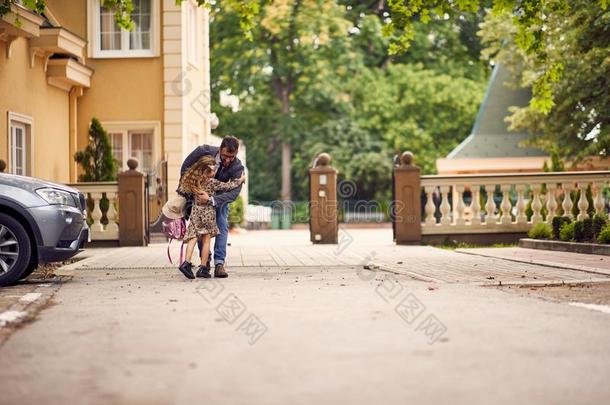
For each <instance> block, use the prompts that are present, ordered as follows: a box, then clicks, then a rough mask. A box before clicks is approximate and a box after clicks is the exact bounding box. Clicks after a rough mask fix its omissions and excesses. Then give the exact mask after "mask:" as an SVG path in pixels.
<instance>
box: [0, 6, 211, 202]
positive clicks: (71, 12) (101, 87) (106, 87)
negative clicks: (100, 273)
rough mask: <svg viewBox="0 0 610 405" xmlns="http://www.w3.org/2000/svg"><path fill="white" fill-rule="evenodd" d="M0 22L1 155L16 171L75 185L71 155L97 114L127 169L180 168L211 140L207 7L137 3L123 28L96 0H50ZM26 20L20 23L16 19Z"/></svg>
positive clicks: (172, 179) (174, 171) (173, 177)
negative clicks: (129, 26)
mask: <svg viewBox="0 0 610 405" xmlns="http://www.w3.org/2000/svg"><path fill="white" fill-rule="evenodd" d="M46 3H47V9H46V10H45V12H44V13H42V14H36V13H34V12H32V11H30V10H27V9H25V8H23V7H20V6H13V8H12V11H11V12H10V13H9V14H7V15H5V16H4V17H3V18H2V19H1V20H0V159H2V160H4V161H5V162H6V163H7V165H8V167H7V171H8V172H12V173H18V174H24V175H30V176H35V177H40V178H43V179H48V180H52V181H56V182H63V183H70V182H75V181H77V177H78V168H77V165H76V164H75V162H74V159H73V155H74V153H75V152H76V151H78V150H82V149H84V147H85V146H86V145H87V143H88V136H87V135H88V127H89V124H90V122H91V119H92V118H93V117H96V118H98V119H99V120H100V121H101V122H102V125H103V126H104V127H105V128H106V130H107V131H108V133H109V135H110V138H111V143H112V147H113V152H114V154H115V157H116V158H117V159H118V160H119V162H120V163H121V165H122V166H123V168H126V167H127V165H126V162H127V159H128V158H129V157H131V156H134V157H137V158H138V159H139V161H140V169H141V170H143V171H147V172H155V171H156V170H157V169H158V167H159V164H160V162H161V161H163V160H167V162H168V188H169V190H174V189H175V188H176V185H177V181H178V177H179V171H180V165H181V163H182V160H183V159H184V157H185V156H186V155H187V154H188V153H190V152H191V150H192V149H193V148H194V147H195V146H196V145H199V144H202V143H212V144H215V143H217V142H218V139H217V138H215V137H212V136H211V135H210V70H209V36H208V22H209V11H208V10H207V9H205V8H202V7H197V6H196V3H195V1H194V0H186V1H184V2H183V4H182V5H181V6H176V2H175V0H133V3H134V6H135V8H134V12H133V14H132V19H133V21H134V23H135V29H134V30H132V31H127V30H124V29H121V28H120V27H119V26H118V25H117V24H116V22H115V21H114V15H113V13H112V12H111V11H109V10H106V9H105V8H103V7H101V6H100V0H46ZM16 15H18V18H19V20H20V22H21V23H19V24H15V18H16Z"/></svg>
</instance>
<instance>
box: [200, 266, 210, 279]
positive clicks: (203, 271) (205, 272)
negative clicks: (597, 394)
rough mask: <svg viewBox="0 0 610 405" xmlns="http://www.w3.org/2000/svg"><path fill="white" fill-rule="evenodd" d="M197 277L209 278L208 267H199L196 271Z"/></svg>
mask: <svg viewBox="0 0 610 405" xmlns="http://www.w3.org/2000/svg"><path fill="white" fill-rule="evenodd" d="M197 277H201V278H210V277H212V275H211V274H210V267H209V266H199V270H198V271H197Z"/></svg>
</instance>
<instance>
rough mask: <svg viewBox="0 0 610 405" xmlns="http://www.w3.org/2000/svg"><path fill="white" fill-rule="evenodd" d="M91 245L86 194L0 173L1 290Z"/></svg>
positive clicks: (60, 186)
mask: <svg viewBox="0 0 610 405" xmlns="http://www.w3.org/2000/svg"><path fill="white" fill-rule="evenodd" d="M88 239H89V227H88V226H87V221H86V203H85V197H84V195H83V194H82V193H79V192H78V190H75V189H73V188H71V187H67V186H64V185H61V184H55V183H49V182H47V181H43V180H40V179H35V178H32V177H24V176H16V175H13V174H5V173H0V286H5V285H9V284H13V283H15V282H16V281H18V280H21V279H23V278H25V277H27V276H29V275H30V274H31V273H32V272H33V271H34V270H35V269H36V267H38V264H39V263H48V262H56V261H62V260H67V259H69V258H71V257H72V256H74V255H75V254H76V253H78V252H79V249H81V248H82V247H83V245H84V243H85V242H86V241H88Z"/></svg>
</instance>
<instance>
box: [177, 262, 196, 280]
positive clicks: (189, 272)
mask: <svg viewBox="0 0 610 405" xmlns="http://www.w3.org/2000/svg"><path fill="white" fill-rule="evenodd" d="M178 270H180V272H181V273H182V274H184V276H185V277H186V278H190V279H194V278H195V276H194V275H193V265H192V264H191V263H190V262H187V261H184V262H182V264H181V265H180V267H178Z"/></svg>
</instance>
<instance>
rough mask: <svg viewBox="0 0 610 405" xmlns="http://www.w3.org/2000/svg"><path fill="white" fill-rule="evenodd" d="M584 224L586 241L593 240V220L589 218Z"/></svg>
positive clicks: (584, 220)
mask: <svg viewBox="0 0 610 405" xmlns="http://www.w3.org/2000/svg"><path fill="white" fill-rule="evenodd" d="M582 223H583V226H584V229H583V233H584V238H585V240H593V218H591V217H589V218H587V219H583V221H582Z"/></svg>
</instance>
